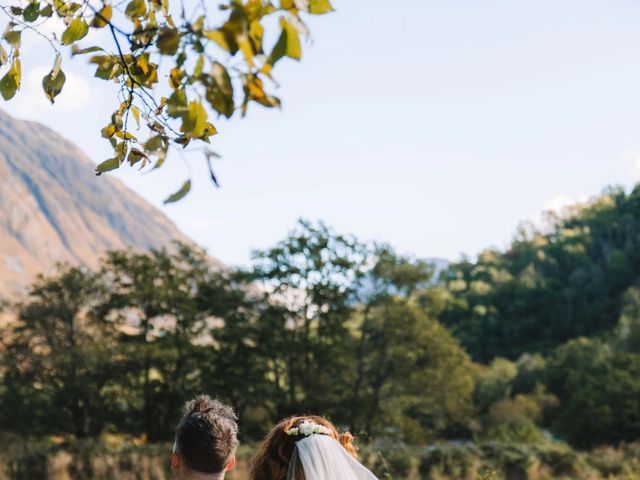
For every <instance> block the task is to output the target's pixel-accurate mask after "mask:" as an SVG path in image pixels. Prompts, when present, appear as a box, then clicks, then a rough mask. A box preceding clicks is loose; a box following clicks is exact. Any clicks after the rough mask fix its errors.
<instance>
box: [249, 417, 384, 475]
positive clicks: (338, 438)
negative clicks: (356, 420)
mask: <svg viewBox="0 0 640 480" xmlns="http://www.w3.org/2000/svg"><path fill="white" fill-rule="evenodd" d="M250 480H378V479H377V478H376V476H375V475H374V474H373V473H371V472H370V471H369V470H367V469H366V468H365V467H364V466H363V465H362V464H361V463H360V462H358V460H356V449H355V446H354V445H353V436H352V435H351V434H350V433H344V434H340V433H338V430H337V429H336V427H335V426H334V425H333V424H332V423H331V422H330V421H329V420H327V419H326V418H323V417H318V416H300V417H291V418H287V419H285V420H282V421H281V422H280V423H278V424H277V425H276V426H275V427H273V429H272V430H271V432H269V434H268V435H267V437H266V438H265V440H264V442H263V443H262V446H261V448H260V451H259V453H258V455H257V456H256V458H255V459H254V462H253V466H252V469H251V476H250Z"/></svg>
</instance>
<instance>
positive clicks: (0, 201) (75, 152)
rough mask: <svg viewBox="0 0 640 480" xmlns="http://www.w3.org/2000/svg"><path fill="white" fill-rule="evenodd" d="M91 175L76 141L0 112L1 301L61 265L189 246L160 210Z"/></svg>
mask: <svg viewBox="0 0 640 480" xmlns="http://www.w3.org/2000/svg"><path fill="white" fill-rule="evenodd" d="M93 171H94V164H93V163H92V162H91V161H90V160H89V158H88V157H87V156H86V155H85V154H84V153H83V152H81V151H80V150H79V149H78V147H76V146H75V145H74V144H73V143H71V142H69V141H68V140H66V139H64V138H62V137H61V136H60V135H58V134H56V133H55V132H54V131H52V130H51V129H49V128H47V127H45V126H43V125H40V124H38V123H35V122H27V121H21V120H16V119H14V118H12V117H10V116H9V115H7V114H6V113H4V112H2V111H0V297H5V298H7V297H12V296H14V295H16V294H18V293H20V292H21V291H23V290H24V287H25V286H26V285H28V284H29V282H30V280H31V279H32V278H33V276H34V275H35V274H37V273H39V272H46V271H47V270H49V269H51V268H52V266H53V265H55V263H56V262H59V261H67V262H73V263H82V264H86V265H90V266H91V265H95V264H96V263H97V261H98V259H99V258H100V255H101V254H102V253H103V252H104V251H105V250H108V249H116V248H123V247H134V248H140V249H146V248H150V247H160V246H164V245H167V244H169V243H170V242H171V241H172V240H174V239H178V240H182V241H188V239H187V237H185V235H183V234H182V233H181V232H180V231H179V230H178V229H177V228H176V226H175V225H174V224H173V223H172V222H171V221H170V220H169V219H168V218H167V217H166V216H165V215H164V214H163V213H162V212H160V211H159V210H158V209H157V208H155V207H153V206H151V205H150V204H149V203H147V202H146V201H145V200H144V199H142V198H141V197H139V196H138V195H136V194H135V193H133V192H132V191H131V190H129V189H128V188H126V187H125V186H124V185H123V184H122V183H121V182H119V181H118V180H115V179H113V178H109V177H107V176H104V175H103V176H101V177H96V176H95V175H94V173H93Z"/></svg>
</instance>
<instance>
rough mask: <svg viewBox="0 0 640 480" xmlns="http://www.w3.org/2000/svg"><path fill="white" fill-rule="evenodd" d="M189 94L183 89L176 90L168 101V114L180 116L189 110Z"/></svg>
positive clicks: (172, 116) (173, 116)
mask: <svg viewBox="0 0 640 480" xmlns="http://www.w3.org/2000/svg"><path fill="white" fill-rule="evenodd" d="M187 106H188V102H187V94H186V92H185V91H184V90H183V89H179V90H176V91H175V92H173V94H172V95H171V96H170V97H169V100H168V101H167V114H168V115H169V116H170V117H171V118H178V117H181V116H182V115H184V114H185V113H186V112H187Z"/></svg>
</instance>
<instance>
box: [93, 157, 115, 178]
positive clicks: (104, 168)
mask: <svg viewBox="0 0 640 480" xmlns="http://www.w3.org/2000/svg"><path fill="white" fill-rule="evenodd" d="M119 166H120V159H119V158H117V157H114V158H110V159H109V160H105V161H104V162H102V163H100V164H99V165H98V166H96V175H100V174H102V173H105V172H110V171H111V170H115V169H116V168H118V167H119Z"/></svg>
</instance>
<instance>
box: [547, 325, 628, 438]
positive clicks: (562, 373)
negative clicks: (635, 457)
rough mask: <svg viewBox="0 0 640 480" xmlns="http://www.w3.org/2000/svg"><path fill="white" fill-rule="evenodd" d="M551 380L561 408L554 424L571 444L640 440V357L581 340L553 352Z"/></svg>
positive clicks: (548, 372) (550, 386) (586, 339)
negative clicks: (639, 399) (639, 400)
mask: <svg viewBox="0 0 640 480" xmlns="http://www.w3.org/2000/svg"><path fill="white" fill-rule="evenodd" d="M546 383H547V385H548V388H549V390H550V392H552V393H553V394H555V395H556V396H557V397H558V398H559V400H560V402H561V406H562V407H561V408H560V409H558V410H557V415H556V416H555V419H554V423H555V428H556V429H557V431H558V432H560V433H562V434H563V435H564V436H566V438H567V439H568V440H569V441H570V442H571V443H572V444H574V445H577V446H579V447H591V446H594V445H600V444H607V443H609V444H610V443H618V442H621V441H633V440H637V439H638V438H640V402H638V398H640V355H638V354H635V353H620V352H615V351H614V350H613V349H612V348H611V347H610V346H609V345H607V344H605V343H603V342H602V341H600V340H594V339H588V338H578V339H575V340H572V341H570V342H568V343H567V344H566V345H563V346H561V347H560V348H558V349H557V351H556V352H555V353H554V355H553V356H552V358H551V360H550V362H549V366H548V369H547V382H546Z"/></svg>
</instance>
